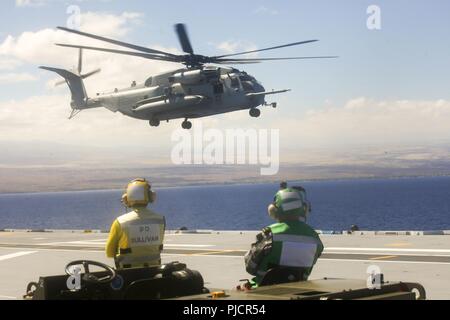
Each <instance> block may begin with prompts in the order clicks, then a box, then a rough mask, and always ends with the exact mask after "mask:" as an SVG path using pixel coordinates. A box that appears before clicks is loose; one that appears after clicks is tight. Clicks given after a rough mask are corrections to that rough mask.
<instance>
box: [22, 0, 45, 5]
mask: <svg viewBox="0 0 450 320" xmlns="http://www.w3.org/2000/svg"><path fill="white" fill-rule="evenodd" d="M46 2H48V0H47V1H46V0H16V7H39V6H42V5H44V4H45V3H46Z"/></svg>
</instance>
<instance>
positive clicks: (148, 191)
mask: <svg viewBox="0 0 450 320" xmlns="http://www.w3.org/2000/svg"><path fill="white" fill-rule="evenodd" d="M155 200H156V193H155V192H153V191H152V188H151V185H150V184H149V183H148V182H147V180H145V179H136V180H133V181H132V182H131V183H130V184H129V185H128V187H127V189H126V194H124V195H123V196H122V203H123V204H124V205H125V206H126V207H128V208H131V209H132V211H131V212H129V213H127V214H125V215H123V216H121V217H119V218H117V219H116V220H115V221H114V223H113V224H112V226H111V231H110V233H109V238H108V242H107V243H106V255H107V256H108V257H109V258H114V260H115V263H116V267H117V268H119V269H124V268H137V267H149V266H157V265H160V264H161V251H162V249H163V240H164V232H165V228H166V222H165V218H164V217H163V216H161V215H158V214H156V213H154V212H153V211H152V210H150V209H149V208H147V206H148V205H149V204H150V203H154V202H155Z"/></svg>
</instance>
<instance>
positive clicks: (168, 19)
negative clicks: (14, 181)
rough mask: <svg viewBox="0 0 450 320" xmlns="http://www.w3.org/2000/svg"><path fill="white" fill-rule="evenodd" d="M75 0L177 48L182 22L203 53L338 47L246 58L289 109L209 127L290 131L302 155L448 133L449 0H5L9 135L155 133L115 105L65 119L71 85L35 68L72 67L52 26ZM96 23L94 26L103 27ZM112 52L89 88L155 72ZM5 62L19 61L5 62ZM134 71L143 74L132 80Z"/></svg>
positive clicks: (135, 36)
mask: <svg viewBox="0 0 450 320" xmlns="http://www.w3.org/2000/svg"><path fill="white" fill-rule="evenodd" d="M20 4H21V5H20ZM69 5H78V6H79V7H80V9H81V13H82V14H83V15H86V16H90V17H91V18H92V17H98V19H99V20H104V21H97V24H96V23H93V22H92V21H91V22H90V23H91V24H90V25H91V26H96V25H101V24H102V23H103V25H102V26H101V27H102V28H103V29H108V25H105V23H106V22H105V21H110V20H108V19H112V20H111V21H116V22H117V21H119V22H118V25H115V26H111V27H110V28H109V29H110V30H109V29H108V30H107V31H108V32H110V34H113V35H116V36H115V37H118V38H121V39H122V40H124V41H127V42H133V43H136V44H141V45H145V46H150V47H152V46H156V47H161V48H176V49H179V43H178V41H177V38H176V36H175V33H174V29H173V25H174V24H175V23H179V22H183V23H186V24H187V26H188V31H189V34H190V37H191V40H192V43H193V46H194V49H195V51H196V52H197V53H200V54H205V55H214V54H220V53H224V52H225V51H224V44H226V45H228V47H230V46H235V47H236V50H239V51H241V50H243V49H246V48H248V47H251V48H255V47H257V48H263V47H267V46H274V45H279V44H284V43H288V42H295V41H302V40H308V39H319V40H320V42H317V43H312V44H307V45H303V46H298V47H291V48H285V49H281V50H276V51H272V52H264V53H260V54H259V56H260V57H274V56H279V57H283V56H314V55H338V56H340V58H339V59H336V60H310V61H281V62H267V63H264V64H257V65H248V66H241V67H240V69H244V70H246V71H248V72H249V73H251V74H252V75H254V76H255V77H256V78H257V79H258V80H260V81H261V82H262V83H263V85H264V86H265V87H266V88H267V89H284V88H291V89H292V90H293V91H292V92H290V93H288V94H284V95H280V96H279V97H277V101H278V102H279V105H280V108H278V109H277V110H276V111H274V110H271V109H265V110H263V116H262V118H261V119H258V120H256V121H253V120H252V119H249V118H248V115H246V114H243V115H242V114H241V115H238V114H237V113H236V114H231V115H226V116H219V117H215V118H209V119H207V121H210V122H205V126H208V125H209V126H212V127H215V128H222V129H224V128H227V127H230V126H231V127H232V126H237V127H247V126H251V127H255V126H256V127H259V128H282V129H283V130H282V132H281V137H282V139H283V141H284V142H285V143H286V146H287V147H286V148H287V149H290V150H300V152H301V150H302V149H301V148H302V147H306V146H307V145H309V146H314V147H324V148H325V147H329V146H341V145H342V144H344V143H348V144H349V145H351V144H357V145H365V144H367V143H374V144H379V145H384V144H385V143H387V142H389V143H391V142H392V143H395V144H407V143H409V144H411V143H415V142H416V141H421V142H422V143H425V144H427V143H428V144H431V143H434V142H436V141H441V140H446V141H448V139H449V138H448V137H450V135H449V131H450V124H449V123H450V121H448V117H450V90H449V87H450V77H449V72H450V59H449V57H450V40H449V39H450V37H449V33H450V32H449V31H450V2H449V1H447V0H434V1H418V0H409V1H408V0H396V1H392V0H391V1H382V0H371V1H365V0H352V1H350V0H348V1H331V0H329V1H324V0H318V1H297V0H295V1H294V0H290V1H287V0H286V1H242V0H240V1H236V0H228V1H202V0H201V1H181V0H173V1H170V2H167V1H143V0H131V1H119V0H98V1H95V0H74V1H59V0H9V1H2V2H1V4H0V12H1V19H0V142H1V141H2V140H5V141H6V143H9V141H10V140H11V139H13V140H15V141H16V142H17V141H24V142H29V141H33V139H36V140H39V141H47V142H59V140H60V139H59V137H61V136H63V137H64V138H65V140H64V142H67V143H72V144H75V145H89V144H90V145H102V146H105V147H108V146H109V147H110V148H115V147H116V146H117V145H126V146H128V144H129V139H128V138H123V137H124V135H125V136H128V135H130V134H134V135H135V137H137V138H136V144H139V143H141V142H142V141H141V140H139V139H141V138H140V137H142V136H146V135H147V134H148V135H152V134H153V132H154V131H151V129H149V127H148V125H147V124H146V123H142V122H138V121H137V120H132V119H126V118H124V117H122V116H120V115H116V114H112V113H109V112H108V111H106V110H99V111H97V110H94V111H92V112H91V111H89V112H84V113H82V114H81V115H80V117H79V119H77V120H75V121H72V122H62V121H66V118H67V115H68V113H69V108H68V104H69V102H68V101H69V93H68V91H67V89H66V88H60V89H57V90H55V89H54V88H51V86H50V85H49V83H51V81H53V80H54V76H53V75H51V74H47V73H45V72H42V71H41V70H38V68H37V67H38V66H39V65H41V64H52V65H61V64H65V66H66V67H70V64H71V63H72V62H73V63H75V61H76V52H73V51H70V50H69V51H67V50H68V49H62V48H58V47H55V46H53V45H52V43H53V42H52V41H53V39H57V40H58V41H60V40H61V38H60V37H61V35H58V36H56V35H55V34H54V31H52V30H55V29H54V28H55V27H56V26H58V25H66V21H67V19H68V14H67V13H66V10H67V8H68V6H69ZM370 5H377V6H379V8H380V9H381V30H369V29H368V28H367V26H366V21H367V19H368V14H367V12H366V10H367V8H368V7H369V6H370ZM125 12H128V13H134V14H136V13H137V14H139V17H138V18H137V19H129V18H124V13H125ZM108 17H109V18H108ZM107 18H108V19H107ZM106 24H107V23H106ZM103 29H102V30H103ZM46 30H47V31H46ZM89 31H91V32H93V33H95V32H96V28H95V27H94V29H93V30H89ZM46 36H48V39H47V40H48V41H47V42H48V43H47V42H45V40H46V39H44V38H45V37H46ZM7 39H9V40H7ZM20 39H22V40H23V39H31V40H30V41H33V42H32V43H33V45H31V46H30V45H29V46H27V43H24V42H23V41H22V42H21V43H19V42H20V41H19V40H20ZM8 41H10V44H12V45H11V46H8V45H7V44H8V43H7V42H8ZM74 41H78V43H83V41H85V39H83V38H80V37H78V38H76V39H75V38H73V37H72V38H70V39H67V42H74ZM30 43H31V42H30ZM44 44H45V45H44ZM34 45H35V46H34ZM97 45H101V43H97ZM26 51H28V52H26ZM72 55H73V56H72ZM107 59H112V58H111V57H110V56H109V55H105V56H104V58H100V56H99V55H98V54H97V55H95V54H93V53H86V64H87V68H94V67H97V65H96V63H100V64H102V65H101V67H102V68H103V71H102V73H101V74H100V75H99V76H96V77H95V79H94V77H93V79H92V80H91V79H90V80H89V81H91V82H89V83H88V84H87V86H88V92H91V93H92V91H94V90H97V89H99V87H100V89H101V90H103V89H104V88H103V87H105V86H113V85H118V86H120V85H123V86H128V85H129V83H130V82H131V81H130V80H132V79H133V80H138V81H143V80H145V77H147V76H150V75H151V72H153V71H154V70H156V69H157V66H156V65H155V64H154V63H153V62H147V61H146V60H139V59H137V58H136V59H134V58H127V59H128V60H124V58H114V59H116V60H107ZM120 59H122V60H120ZM130 59H131V60H130ZM5 61H6V62H5ZM8 61H14V62H15V63H18V65H17V66H15V67H10V68H8V66H6V67H5V65H4V64H5V63H6V64H7V63H8ZM107 61H112V62H110V64H108V63H107ZM2 63H3V67H2ZM152 63H153V64H152ZM67 64H68V65H67ZM141 66H142V67H141ZM177 67H178V65H175V64H174V65H173V68H177ZM143 70H146V71H145V72H147V73H145V72H144V71H143ZM86 71H88V70H86ZM17 75H21V76H22V77H23V81H15V82H8V81H5V80H4V79H7V78H8V77H9V78H11V76H15V78H16V79H19V78H20V77H18V76H17ZM134 76H136V77H138V78H136V79H135V78H131V77H134ZM2 77H3V78H2ZM2 79H3V81H2ZM100 89H99V90H100ZM107 89H113V87H108V88H107ZM122 118H124V119H122ZM61 123H62V124H63V125H61ZM170 125H172V124H170ZM194 126H195V124H194ZM178 127H179V124H178V123H176V124H174V125H173V126H169V127H162V128H158V133H159V136H160V137H162V138H161V141H160V143H159V145H152V146H151V148H153V149H151V150H152V152H153V151H154V150H166V151H167V145H170V144H169V142H170V133H171V130H173V129H174V128H178ZM121 128H122V129H121ZM64 130H66V131H64ZM130 132H131V133H130ZM93 136H95V139H93V138H92V137H93ZM299 137H300V138H299ZM299 139H300V140H301V141H302V142H301V143H300V144H299V142H298V140H299ZM449 143H450V142H449ZM141 145H142V143H141ZM149 148H150V147H149ZM158 148H162V149H158ZM164 148H166V149H164ZM130 152H132V151H130ZM154 153H155V152H153V154H154ZM0 164H1V159H0Z"/></svg>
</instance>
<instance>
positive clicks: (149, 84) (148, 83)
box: [145, 77, 153, 87]
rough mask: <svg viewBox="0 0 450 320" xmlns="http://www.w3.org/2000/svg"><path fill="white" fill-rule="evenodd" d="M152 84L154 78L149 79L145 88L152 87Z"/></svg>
mask: <svg viewBox="0 0 450 320" xmlns="http://www.w3.org/2000/svg"><path fill="white" fill-rule="evenodd" d="M152 82H153V77H150V78H148V79H147V80H146V81H145V86H146V87H151V86H152Z"/></svg>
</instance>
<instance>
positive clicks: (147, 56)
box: [56, 43, 180, 62]
mask: <svg viewBox="0 0 450 320" xmlns="http://www.w3.org/2000/svg"><path fill="white" fill-rule="evenodd" d="M56 45H57V46H60V47H66V48H78V49H86V50H94V51H102V52H109V53H116V54H123V55H128V56H135V57H140V58H145V59H150V60H159V61H169V62H180V59H179V58H177V57H175V58H172V57H166V56H160V55H155V54H148V53H141V52H134V51H126V50H116V49H106V48H97V47H88V46H78V45H72V44H64V43H56Z"/></svg>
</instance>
